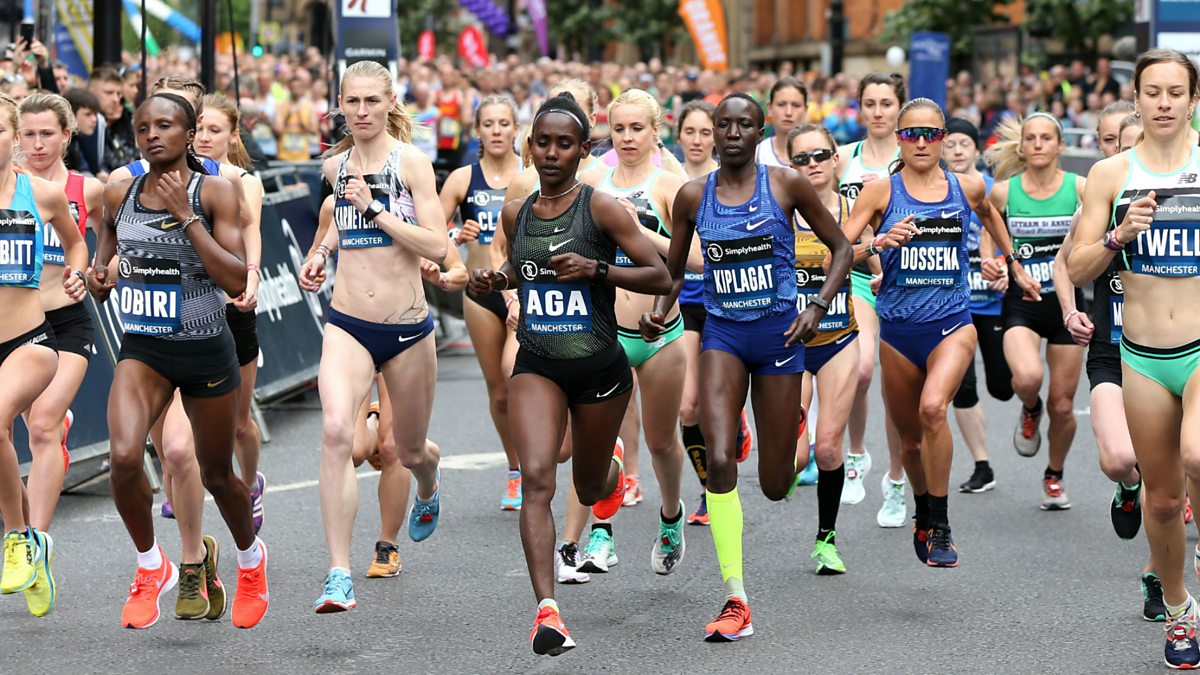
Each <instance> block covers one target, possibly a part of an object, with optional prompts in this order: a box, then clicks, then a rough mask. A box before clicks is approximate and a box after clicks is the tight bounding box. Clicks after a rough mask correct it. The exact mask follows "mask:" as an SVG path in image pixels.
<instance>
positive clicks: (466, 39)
mask: <svg viewBox="0 0 1200 675" xmlns="http://www.w3.org/2000/svg"><path fill="white" fill-rule="evenodd" d="M458 55H459V56H461V57H462V59H463V61H466V62H467V63H468V64H469V65H471V66H473V67H475V68H483V67H484V66H486V65H487V64H488V53H487V42H486V41H485V40H484V39H483V32H482V31H480V30H479V28H477V27H475V26H467V27H466V28H464V29H462V32H461V33H459V34H458Z"/></svg>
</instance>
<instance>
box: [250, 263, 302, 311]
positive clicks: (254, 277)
mask: <svg viewBox="0 0 1200 675" xmlns="http://www.w3.org/2000/svg"><path fill="white" fill-rule="evenodd" d="M324 272H325V270H321V273H322V277H323V275H324ZM324 281H325V279H324V278H322V279H321V282H322V283H324ZM259 282H260V279H259V278H258V272H257V271H252V272H250V273H249V274H247V275H246V292H245V293H242V294H241V295H239V296H238V297H236V298H234V299H233V306H234V307H236V308H237V309H238V311H240V312H249V311H251V310H253V309H254V308H255V307H258V285H259Z"/></svg>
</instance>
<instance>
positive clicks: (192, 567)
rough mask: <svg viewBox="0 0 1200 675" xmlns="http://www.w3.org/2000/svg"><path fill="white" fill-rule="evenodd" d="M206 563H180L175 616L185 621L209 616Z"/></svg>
mask: <svg viewBox="0 0 1200 675" xmlns="http://www.w3.org/2000/svg"><path fill="white" fill-rule="evenodd" d="M204 572H205V569H204V563H203V562H198V563H179V594H178V595H177V596H176V597H175V618H176V619H181V620H184V621H193V620H195V619H203V618H204V617H206V616H208V609H209V608H208V584H207V583H206V582H205V578H204V577H205V575H204Z"/></svg>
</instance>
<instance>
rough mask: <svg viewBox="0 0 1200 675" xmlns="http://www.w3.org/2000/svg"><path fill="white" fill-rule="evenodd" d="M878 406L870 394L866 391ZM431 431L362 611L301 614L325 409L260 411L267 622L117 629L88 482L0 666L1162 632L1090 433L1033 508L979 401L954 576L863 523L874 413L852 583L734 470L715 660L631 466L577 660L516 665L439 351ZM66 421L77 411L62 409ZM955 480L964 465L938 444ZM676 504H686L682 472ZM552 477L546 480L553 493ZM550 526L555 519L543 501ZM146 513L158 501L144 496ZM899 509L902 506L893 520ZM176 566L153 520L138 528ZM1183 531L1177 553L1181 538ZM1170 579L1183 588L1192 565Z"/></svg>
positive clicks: (997, 641)
mask: <svg viewBox="0 0 1200 675" xmlns="http://www.w3.org/2000/svg"><path fill="white" fill-rule="evenodd" d="M872 393H873V397H874V401H875V406H876V409H877V410H881V408H879V406H880V405H881V403H880V402H879V398H878V386H876V387H875V389H873V392H872ZM437 396H438V399H437V405H436V410H435V413H434V419H433V424H432V428H431V432H430V435H431V436H432V437H434V438H435V439H436V440H437V441H438V442H439V443H440V445H441V447H442V449H443V453H444V455H443V457H444V460H445V464H444V471H443V483H444V488H443V493H442V494H443V498H442V514H443V515H442V520H441V524H440V527H439V529H438V531H437V533H436V534H434V536H433V537H432V538H430V539H429V540H427V541H426V542H423V543H421V544H414V543H412V542H411V541H409V540H408V539H407V537H406V535H405V534H402V535H401V537H402V539H403V541H402V542H401V543H400V548H401V553H402V556H403V559H404V572H403V574H401V575H400V576H399V577H397V578H394V579H383V580H375V579H366V578H363V577H362V572H363V571H364V570H365V568H366V565H367V563H368V561H369V558H370V555H371V552H372V546H373V543H374V539H375V535H376V533H377V532H376V529H377V527H378V523H379V520H378V519H379V516H378V510H377V509H376V501H375V496H374V495H375V485H376V484H377V481H376V479H375V476H374V474H373V473H372V472H370V471H369V470H366V469H367V467H366V466H365V465H364V467H363V469H364V471H363V472H362V474H360V486H361V507H360V510H359V518H358V522H357V526H356V530H355V539H354V549H355V560H354V566H355V569H354V574H355V592H356V595H357V598H358V602H359V607H358V608H357V609H355V610H353V611H351V612H348V613H344V614H336V615H325V616H318V615H316V614H314V613H313V611H312V601H313V599H314V598H316V596H317V595H318V594H319V593H320V591H321V584H322V579H323V577H324V574H325V571H326V569H327V565H328V562H327V558H326V554H325V551H324V540H323V536H322V530H321V520H320V511H319V503H318V497H317V490H316V478H317V468H318V461H319V451H318V450H319V443H320V441H319V439H320V415H319V411H318V404H317V401H316V397H315V394H310V395H309V396H308V397H306V398H304V399H301V400H295V401H292V402H290V403H287V404H283V405H279V406H276V407H274V408H272V409H270V410H269V411H268V412H267V416H266V419H267V421H268V424H269V427H270V432H271V433H272V434H273V440H272V442H271V443H270V444H268V445H267V446H266V447H265V448H264V452H263V460H262V465H263V469H262V470H263V472H264V473H265V474H266V475H267V477H268V480H269V485H268V489H267V497H266V524H265V526H264V528H263V532H262V536H263V538H264V540H265V541H266V542H267V543H268V545H269V546H270V555H271V557H270V569H269V574H270V584H271V587H270V590H271V600H272V604H271V608H270V611H269V613H268V614H267V616H266V618H265V619H264V620H263V622H262V623H261V624H260V625H259V626H258V627H257V628H255V629H253V630H249V631H240V630H237V629H235V628H233V627H231V625H230V624H229V619H228V615H227V616H226V618H224V619H223V620H221V621H220V622H218V623H215V624H211V623H207V622H200V623H191V622H181V621H175V620H173V619H171V618H169V617H170V616H172V615H173V613H172V612H171V610H172V609H173V606H174V594H175V592H174V591H172V592H171V593H170V594H169V597H167V598H166V599H165V601H164V604H163V611H164V619H163V620H162V621H160V622H159V623H158V624H157V625H155V626H154V627H152V628H150V629H148V630H143V631H132V630H126V629H122V628H121V627H120V626H119V617H120V609H121V603H122V601H123V600H124V598H125V594H126V592H127V588H128V584H129V582H130V580H131V578H132V574H133V571H134V552H133V549H132V546H131V544H130V543H129V539H128V537H127V536H126V534H125V531H124V528H123V527H122V525H121V523H120V521H119V519H118V517H117V515H116V512H115V509H114V507H113V504H112V501H111V499H110V497H109V495H108V485H107V482H103V481H102V482H99V483H97V484H94V485H92V486H90V487H87V488H85V489H83V490H80V491H78V492H77V493H75V494H69V495H65V496H64V497H63V499H62V501H61V503H60V506H59V511H58V516H57V520H56V524H55V527H54V529H53V534H54V537H55V541H56V543H57V551H56V558H55V572H56V576H57V579H58V581H59V596H58V597H59V599H58V606H57V608H56V609H55V611H54V612H53V613H52V614H51V615H50V616H48V617H45V618H42V619H36V618H33V617H31V616H29V615H28V614H27V612H26V610H25V606H24V602H23V600H22V599H21V598H20V597H15V596H14V597H9V598H4V599H0V635H3V636H4V644H6V645H7V646H8V647H9V649H10V652H9V654H10V656H9V659H8V662H7V666H5V667H4V670H7V669H8V668H9V667H12V668H13V669H14V670H18V669H19V670H20V671H22V672H26V671H31V672H48V671H55V672H116V671H120V672H168V671H170V672H205V673H217V672H233V671H239V672H295V671H303V672H318V671H319V672H342V671H345V672H368V671H369V672H389V671H393V672H395V671H398V672H456V673H457V672H463V673H476V672H513V671H532V672H568V671H574V672H596V671H609V672H758V673H774V672H813V673H818V672H819V673H826V672H856V673H859V672H923V673H928V672H1020V673H1030V672H1083V671H1090V672H1122V673H1126V672H1155V671H1161V670H1163V669H1164V666H1162V665H1161V664H1162V651H1163V630H1162V625H1161V624H1150V623H1147V622H1145V621H1143V620H1142V618H1141V614H1140V611H1141V594H1140V590H1139V586H1138V574H1139V573H1140V570H1141V565H1142V564H1143V563H1144V560H1145V557H1146V546H1145V543H1144V540H1143V539H1138V540H1135V541H1132V542H1125V541H1120V540H1118V539H1117V538H1116V536H1115V535H1114V534H1113V532H1112V528H1111V525H1110V524H1109V516H1108V504H1109V501H1110V499H1111V498H1112V485H1111V484H1110V483H1109V482H1108V481H1107V480H1106V479H1105V478H1104V476H1103V475H1102V474H1101V473H1100V471H1099V468H1098V465H1097V461H1096V448H1095V443H1094V441H1093V439H1092V434H1091V431H1090V426H1089V418H1088V416H1087V397H1086V392H1084V391H1083V388H1082V387H1081V391H1080V393H1079V396H1078V398H1077V400H1078V404H1077V408H1078V409H1079V411H1080V415H1079V429H1080V430H1079V434H1078V437H1077V439H1076V442H1075V446H1074V451H1073V453H1072V455H1071V457H1070V458H1069V460H1068V462H1067V467H1066V486H1067V489H1068V492H1069V494H1070V496H1071V500H1072V504H1073V508H1072V509H1070V510H1069V511H1065V512H1057V513H1051V512H1043V511H1041V510H1039V508H1038V504H1039V502H1040V495H1041V484H1040V478H1041V472H1042V469H1043V467H1044V461H1045V454H1044V453H1045V450H1044V449H1043V450H1042V454H1040V455H1039V456H1038V457H1036V458H1034V459H1026V458H1022V457H1019V456H1018V455H1017V454H1016V452H1015V451H1014V450H1013V449H1012V443H1011V433H1012V425H1013V424H1014V423H1015V421H1016V413H1017V407H1016V404H1015V403H1007V404H999V403H996V402H994V401H991V400H986V401H985V403H984V405H985V409H986V411H987V414H988V416H989V426H988V435H989V441H990V443H991V447H992V454H993V466H994V467H995V469H996V474H997V480H998V487H997V488H996V489H995V490H994V491H992V492H989V493H986V494H983V495H960V494H958V493H956V492H954V493H952V496H951V501H950V514H951V522H952V524H953V525H954V535H955V539H956V542H957V544H958V548H959V551H960V553H961V559H962V564H961V566H960V567H959V568H958V569H955V570H943V569H930V568H926V567H924V566H922V565H920V564H918V562H917V560H916V559H915V556H914V555H913V553H912V546H911V535H910V533H909V530H908V529H907V528H904V529H896V530H884V529H881V528H879V527H878V526H877V525H876V524H875V513H876V510H877V509H878V507H879V504H880V500H881V495H880V487H879V481H880V475H881V473H882V471H884V470H885V465H886V452H885V451H884V450H883V444H882V435H883V434H882V428H881V426H880V425H881V418H882V415H880V414H876V415H874V416H873V417H872V419H871V428H870V430H869V431H870V436H869V437H870V438H872V439H878V440H877V441H876V442H875V443H874V445H873V447H877V448H879V451H878V452H877V453H876V454H875V467H874V468H873V469H872V471H871V473H870V475H868V476H867V478H866V485H867V498H866V500H864V501H863V502H862V503H860V504H858V505H854V506H843V507H842V516H841V518H840V520H839V523H838V525H839V526H838V544H839V549H840V551H841V553H842V556H843V558H844V559H845V561H846V564H847V566H848V567H849V573H848V574H846V575H845V576H842V577H818V576H816V575H815V574H813V566H812V561H811V560H810V559H809V553H810V552H811V548H812V536H813V534H814V533H815V530H816V490H815V488H802V489H801V490H800V491H798V492H797V495H796V496H795V497H794V498H793V499H792V500H791V501H787V502H778V503H772V502H769V501H767V500H766V498H764V497H763V496H762V494H761V492H760V491H759V490H758V481H757V476H756V466H755V461H754V456H752V458H751V461H749V462H747V463H745V464H743V465H742V466H741V471H742V479H741V481H740V493H741V495H742V503H743V508H744V510H745V551H746V588H747V590H748V592H749V594H750V599H751V607H752V609H753V612H754V624H755V628H756V633H755V635H754V636H753V637H752V638H750V639H746V640H742V641H740V642H738V643H734V644H708V643H705V642H703V641H702V640H701V637H702V632H701V631H702V628H703V626H704V624H705V623H706V622H707V621H709V620H711V619H712V618H713V617H714V616H715V615H716V613H717V611H718V610H719V609H720V607H721V604H722V603H723V600H724V595H723V588H722V585H721V580H720V575H719V572H718V568H717V563H716V556H715V551H714V549H713V546H712V543H711V537H710V535H709V533H708V530H707V528H700V527H688V528H686V535H687V542H688V547H687V555H686V558H685V560H684V561H683V562H682V563H681V566H680V567H679V569H678V571H677V572H676V573H675V574H673V575H671V576H667V577H661V576H657V575H655V574H654V573H653V572H652V571H651V570H650V565H649V556H650V548H651V545H652V542H653V539H654V537H655V533H656V523H655V515H656V514H655V509H656V504H657V487H656V485H655V483H654V480H653V478H652V469H651V468H650V462H649V461H648V457H647V458H644V459H643V462H642V465H643V471H642V473H643V476H642V477H643V485H644V489H645V491H646V501H645V502H644V503H643V504H641V505H639V506H637V507H635V508H632V509H629V510H625V511H622V512H621V514H619V515H618V519H617V522H616V525H615V533H616V544H617V552H618V555H619V556H620V558H621V561H622V562H621V564H620V565H618V566H616V567H614V568H613V571H612V572H611V573H609V574H608V575H593V577H592V579H593V580H592V582H591V583H589V584H586V585H583V586H571V587H564V586H559V587H558V589H557V591H558V592H557V595H558V601H559V604H560V606H561V607H562V611H563V615H564V618H565V620H566V622H567V626H568V627H569V629H570V630H571V632H572V635H573V636H574V638H575V639H576V641H577V643H578V648H577V649H575V650H573V651H571V652H569V653H567V654H566V655H564V656H561V657H558V658H555V659H551V658H548V657H538V656H535V655H534V654H533V653H532V651H531V650H530V648H529V640H528V635H529V630H530V627H531V625H532V621H533V618H534V614H535V613H536V606H535V602H534V598H533V595H532V592H531V590H530V585H529V581H528V579H527V576H526V572H525V563H524V558H523V555H522V552H521V546H520V542H519V539H518V531H517V516H516V514H514V513H504V512H501V511H500V510H499V508H498V503H499V498H500V495H501V491H502V488H503V480H504V473H503V472H504V466H503V464H504V459H503V455H502V454H500V452H499V447H498V442H497V439H496V437H495V432H494V431H493V429H492V427H491V424H490V421H489V419H488V416H487V399H486V392H485V390H484V386H483V380H482V378H481V377H480V375H479V371H478V367H477V366H476V364H475V361H474V358H473V357H472V356H470V355H469V353H468V354H465V355H464V354H459V355H450V356H444V357H443V358H442V360H441V364H440V382H439V386H438V393H437ZM76 413H77V414H79V411H76ZM956 452H957V455H956V465H955V469H954V474H953V485H957V484H958V483H959V482H961V481H963V480H965V479H966V478H967V477H968V475H969V474H970V471H971V462H970V458H969V456H968V454H967V451H966V448H965V446H963V445H962V444H961V441H959V442H958V445H957V450H956ZM685 471H686V473H685V476H684V478H685V489H684V495H685V498H686V499H687V500H688V502H689V503H688V506H689V508H690V507H692V506H694V500H695V498H696V497H697V495H698V494H699V487H698V484H697V483H696V481H695V478H694V475H692V473H691V469H690V468H687V469H685ZM566 475H567V474H566V471H565V469H560V473H559V481H560V482H559V485H560V486H563V485H564V483H563V480H564V478H565V477H566ZM563 493H565V490H561V489H560V497H559V498H558V499H556V514H558V515H559V517H560V520H559V523H560V525H561V522H562V521H561V514H562V509H561V494H563ZM160 500H161V496H158V497H156V507H157V502H158V501H160ZM910 508H911V507H910ZM205 517H206V523H207V527H206V529H207V530H208V531H210V532H212V533H214V534H215V535H217V537H218V540H219V541H220V542H221V544H222V547H223V548H224V550H225V551H226V552H227V554H226V556H225V557H224V558H223V560H222V576H223V578H224V579H225V580H226V583H227V584H228V585H229V586H230V587H231V592H232V583H231V582H232V581H233V580H234V578H235V575H234V568H233V567H234V560H233V556H232V555H231V553H232V542H231V540H230V537H229V535H228V532H227V531H225V530H224V525H223V523H222V522H221V521H220V517H219V515H218V513H217V510H216V508H215V507H214V505H213V504H212V503H211V502H209V503H208V504H207V505H206V514H205ZM156 524H157V527H158V536H159V540H160V542H162V543H163V544H164V546H165V548H166V550H167V552H168V553H169V554H170V555H172V556H173V557H174V556H176V555H177V553H178V550H179V541H178V535H177V533H176V532H175V531H174V525H173V523H171V521H165V520H156ZM1189 537H1190V539H1191V540H1192V541H1194V539H1195V531H1194V529H1191V528H1190V529H1189ZM1187 579H1188V582H1189V584H1190V585H1191V586H1192V587H1193V588H1197V586H1196V579H1194V578H1193V577H1192V576H1191V572H1190V571H1189V572H1188V576H1187Z"/></svg>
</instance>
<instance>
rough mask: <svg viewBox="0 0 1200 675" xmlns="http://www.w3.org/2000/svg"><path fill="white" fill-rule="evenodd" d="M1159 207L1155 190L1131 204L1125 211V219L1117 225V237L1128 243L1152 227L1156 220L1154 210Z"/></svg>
mask: <svg viewBox="0 0 1200 675" xmlns="http://www.w3.org/2000/svg"><path fill="white" fill-rule="evenodd" d="M1157 208H1158V202H1157V201H1155V193H1154V191H1153V190H1151V191H1150V194H1148V195H1146V196H1145V197H1142V198H1141V199H1139V200H1137V201H1135V202H1133V203H1132V204H1130V205H1129V209H1128V210H1127V211H1125V220H1123V221H1121V224H1120V225H1118V226H1117V239H1118V240H1119V241H1120V242H1121V243H1122V244H1128V243H1129V242H1131V241H1133V240H1134V239H1137V238H1138V235H1139V234H1141V233H1142V232H1145V231H1146V230H1149V229H1150V224H1151V223H1153V222H1154V210H1155V209H1157Z"/></svg>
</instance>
